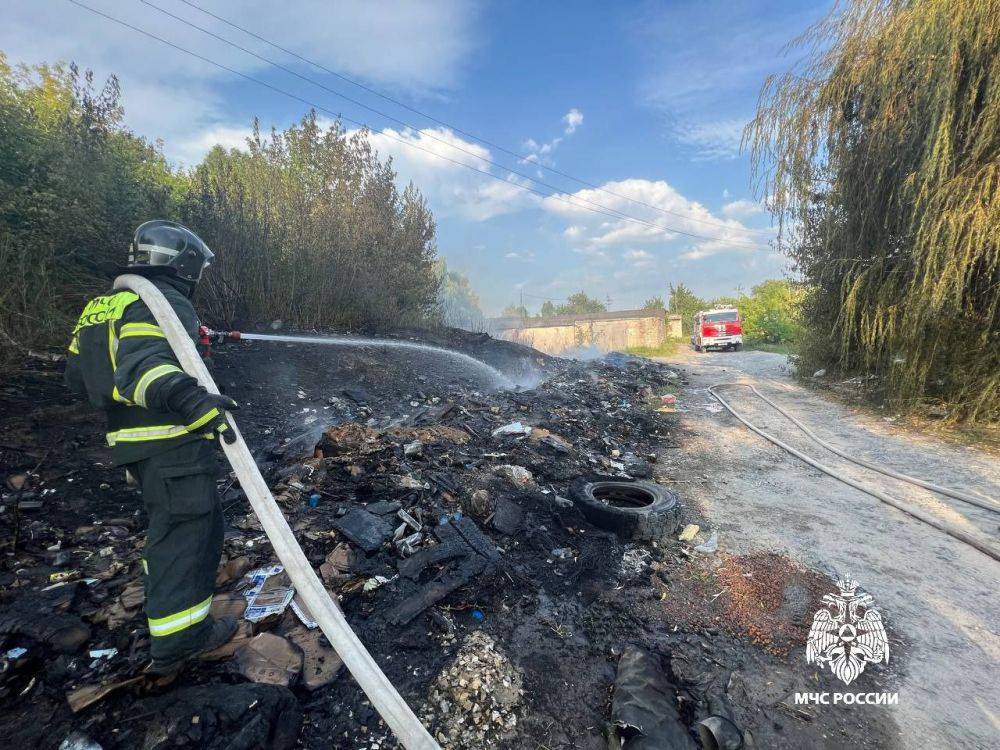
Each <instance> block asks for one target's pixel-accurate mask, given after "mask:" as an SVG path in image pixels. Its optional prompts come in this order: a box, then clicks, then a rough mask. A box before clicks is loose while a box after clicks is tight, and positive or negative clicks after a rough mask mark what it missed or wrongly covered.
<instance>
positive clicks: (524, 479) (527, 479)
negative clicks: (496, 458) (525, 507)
mask: <svg viewBox="0 0 1000 750" xmlns="http://www.w3.org/2000/svg"><path fill="white" fill-rule="evenodd" d="M493 473H494V474H496V475H497V476H500V477H504V478H505V479H509V480H510V481H511V482H513V483H514V484H516V485H518V486H520V487H527V486H528V485H530V484H533V483H534V481H535V478H534V476H532V474H531V472H530V471H528V470H527V469H525V468H524V467H523V466H512V465H511V464H505V465H503V466H497V467H496V468H494V469H493Z"/></svg>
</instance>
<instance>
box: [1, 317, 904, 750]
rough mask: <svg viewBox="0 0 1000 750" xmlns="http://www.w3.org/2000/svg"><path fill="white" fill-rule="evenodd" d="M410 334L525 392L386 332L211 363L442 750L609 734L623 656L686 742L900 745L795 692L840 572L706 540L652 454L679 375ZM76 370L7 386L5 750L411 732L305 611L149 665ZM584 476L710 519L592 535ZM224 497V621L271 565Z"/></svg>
mask: <svg viewBox="0 0 1000 750" xmlns="http://www.w3.org/2000/svg"><path fill="white" fill-rule="evenodd" d="M410 335H415V334H412V333H411V334H410ZM420 338H421V339H422V340H423V341H425V342H426V343H428V344H431V345H434V346H444V347H449V348H454V349H456V350H459V351H462V352H465V353H467V354H470V355H472V356H474V357H476V358H479V359H481V360H483V361H485V362H487V363H489V364H490V365H492V366H493V367H496V368H497V369H499V370H501V371H502V372H504V373H506V374H508V375H509V376H511V377H512V378H513V379H514V380H515V381H516V382H518V383H520V384H521V387H520V388H519V389H517V390H506V391H497V390H494V386H495V384H494V383H490V382H487V380H488V379H487V378H485V377H484V376H483V374H482V373H481V372H477V371H469V370H468V369H466V368H464V367H463V366H462V365H461V364H460V363H458V362H456V361H453V360H452V359H451V358H447V357H442V356H441V355H440V354H437V353H423V352H418V351H412V350H406V351H400V350H386V349H384V348H381V347H365V348H357V349H355V348H343V347H323V346H317V345H306V344H288V343H274V342H252V343H250V342H246V343H243V344H239V345H231V346H228V347H224V348H222V349H219V350H217V351H216V353H215V354H214V357H213V360H214V374H215V377H216V379H217V381H218V382H219V384H220V386H221V387H222V388H223V390H225V391H226V392H227V393H229V394H230V395H232V396H233V397H234V398H235V399H236V400H237V401H239V402H240V403H241V406H242V408H241V410H240V411H239V412H238V413H237V420H238V422H239V424H240V426H241V428H242V430H243V432H244V434H245V436H246V437H247V439H248V442H249V443H250V445H251V448H252V449H253V451H254V452H255V455H256V456H257V457H258V461H259V465H260V466H261V469H262V471H263V472H264V474H265V477H266V478H267V479H268V481H269V483H270V485H271V486H272V489H273V492H274V495H275V497H276V499H277V501H278V503H279V504H280V506H281V508H282V510H283V512H284V513H285V515H286V518H287V519H288V521H289V523H290V525H291V526H292V528H293V530H294V531H295V533H296V535H297V538H298V539H299V541H300V543H301V545H302V547H303V549H304V551H305V553H306V555H307V556H308V558H309V559H310V561H311V562H312V563H313V565H314V567H315V569H316V570H317V572H318V573H319V574H320V575H321V577H322V579H323V581H324V583H325V584H326V586H327V588H328V589H329V591H330V592H331V594H333V595H335V596H337V597H338V599H339V601H340V605H341V607H342V608H343V610H344V612H345V614H346V616H347V618H348V620H349V622H350V623H351V625H352V627H353V628H354V629H355V631H356V632H357V633H358V635H359V636H360V638H361V640H362V641H363V642H364V643H365V645H366V647H367V648H368V649H369V651H370V652H371V653H372V655H373V656H374V657H375V659H376V661H377V662H378V663H379V664H380V666H381V667H382V669H383V670H384V671H385V673H386V674H387V675H388V677H389V679H390V680H391V681H392V682H393V683H394V684H395V685H396V686H397V688H398V689H399V691H400V692H401V693H402V695H403V697H404V698H405V699H406V700H407V701H408V702H409V704H410V705H411V707H412V708H413V709H414V711H415V712H416V713H417V714H418V716H420V717H421V718H422V719H423V720H424V721H425V722H426V724H427V725H428V727H429V728H430V729H431V731H432V733H433V734H434V735H435V736H436V737H437V738H438V740H439V742H441V744H442V746H446V747H454V748H478V747H498V748H523V747H542V748H552V749H555V748H595V749H596V748H603V747H607V746H608V734H609V725H610V724H611V720H612V695H613V687H614V684H615V680H616V670H617V668H618V663H619V658H620V656H621V655H622V653H623V651H624V650H625V649H626V648H627V647H629V646H632V645H637V646H640V647H642V648H643V649H645V650H648V651H649V652H650V653H652V654H653V656H654V659H655V660H656V661H657V663H658V665H659V669H660V670H661V671H662V677H663V680H664V684H665V685H667V686H668V689H667V690H666V691H665V692H664V694H663V699H664V700H666V701H668V702H669V703H670V705H671V706H672V707H673V708H674V709H675V710H676V711H677V712H678V716H679V722H678V724H679V726H680V727H681V729H680V731H681V732H682V733H684V735H685V737H686V738H687V741H689V742H690V743H691V744H690V745H689V746H690V747H698V746H699V744H698V743H699V742H700V741H699V739H698V736H699V735H698V730H697V722H698V721H699V720H701V719H704V718H705V717H707V716H709V715H711V714H718V713H719V712H720V711H724V712H726V713H728V715H729V718H730V719H731V721H732V723H733V724H734V725H735V726H736V727H738V728H739V729H740V730H742V732H743V743H744V744H743V746H745V747H760V748H773V747H787V748H801V747H830V748H840V747H882V748H884V747H892V746H893V737H894V736H895V730H894V728H893V726H892V724H891V722H888V721H886V719H885V716H886V715H885V713H884V711H883V712H881V713H880V712H878V711H877V710H875V709H865V708H860V707H851V708H843V707H840V708H834V707H824V709H823V710H822V711H817V710H816V709H815V708H807V707H802V706H795V705H794V703H793V699H792V695H793V693H794V692H795V691H797V690H813V691H816V690H830V689H834V688H833V682H832V678H831V677H830V675H829V673H828V672H822V671H819V670H818V669H817V668H815V667H808V666H807V665H806V664H805V661H804V659H803V658H802V648H803V645H804V643H805V638H806V634H807V632H808V627H809V622H810V620H811V617H812V613H813V612H815V611H816V609H817V608H818V607H819V598H820V597H821V596H822V594H824V593H827V592H829V591H830V590H831V589H832V583H831V582H830V581H829V580H828V579H827V578H825V577H823V576H820V575H817V574H815V573H812V572H810V571H807V570H803V569H800V568H798V567H796V566H795V565H793V564H791V563H790V562H789V561H787V560H785V559H784V558H780V557H778V556H775V555H768V554H764V553H762V554H759V555H743V556H739V557H734V556H730V555H728V554H726V553H725V552H722V551H715V552H712V551H706V552H697V551H695V549H694V548H695V547H696V546H698V545H700V544H703V543H705V542H706V541H708V540H709V538H710V534H711V531H712V525H711V519H705V518H703V517H701V516H700V515H699V512H698V509H697V508H692V507H688V506H687V505H686V504H685V502H684V484H683V483H676V482H673V481H672V480H675V479H676V477H670V476H668V474H669V472H668V471H665V470H664V462H663V461H662V460H661V457H662V456H663V455H664V454H665V452H667V451H674V452H676V451H683V450H685V447H684V439H685V436H684V435H683V434H682V433H681V432H680V431H679V429H678V428H677V426H676V423H675V421H674V417H673V415H671V414H670V413H669V412H665V411H658V410H657V409H658V408H660V407H661V405H662V404H663V400H662V399H661V396H663V395H665V394H680V398H683V397H684V374H683V372H680V371H678V370H676V369H671V368H668V367H666V366H663V365H658V364H655V363H651V362H649V361H646V360H640V359H634V358H629V357H624V356H621V355H609V356H608V357H606V358H604V359H601V360H596V361H592V362H587V363H579V362H570V361H566V360H558V359H552V358H549V357H545V356H544V355H541V354H539V353H537V352H534V351H533V350H528V349H524V348H522V347H518V346H515V345H512V344H508V343H505V342H498V341H494V340H493V339H490V338H488V337H485V336H476V335H473V334H466V333H462V332H454V331H451V332H449V331H446V332H442V333H439V334H434V335H430V334H426V333H424V334H420ZM60 369H61V366H60V364H59V363H58V362H48V361H44V360H40V359H32V360H30V361H29V362H27V363H26V364H25V366H24V368H23V369H22V370H21V371H20V372H18V373H16V374H15V375H14V376H13V377H12V378H10V379H8V380H7V382H6V383H5V384H4V385H3V387H2V388H0V424H2V425H3V430H2V433H3V436H4V437H3V439H2V440H0V443H2V444H0V451H2V456H0V458H2V471H3V474H4V475H5V479H6V481H7V484H6V485H5V486H4V490H3V496H2V500H0V505H2V506H3V509H2V511H0V534H2V537H0V544H2V550H3V557H2V570H0V612H2V614H0V658H2V659H3V661H2V663H3V668H2V672H0V740H2V742H3V745H4V746H9V747H44V748H58V747H60V745H62V744H63V743H65V742H66V741H67V739H68V738H72V740H73V742H77V743H78V744H76V745H72V744H70V745H64V746H67V747H70V746H71V747H80V748H83V747H89V748H92V747H94V746H100V747H103V748H168V747H175V746H176V747H184V746H186V747H213V748H222V747H225V748H228V749H230V750H232V749H235V748H255V747H267V748H280V747H307V748H321V747H337V748H391V747H395V746H396V743H395V740H394V739H393V738H392V736H391V734H390V733H389V731H388V729H387V728H386V727H385V725H384V724H383V723H382V722H381V720H380V719H379V717H378V714H377V713H376V712H375V711H374V710H373V709H372V707H371V706H370V704H369V703H368V702H367V700H366V699H365V697H364V695H363V693H362V692H361V691H360V689H359V687H358V686H357V684H356V683H355V682H354V681H353V680H352V678H351V677H350V675H349V674H348V673H347V672H346V670H343V669H340V668H339V660H338V659H337V657H336V655H335V654H334V653H333V652H332V650H330V649H329V646H328V644H327V643H326V641H325V639H324V638H323V637H322V636H321V635H320V634H319V633H318V631H311V630H309V629H308V628H307V627H306V626H305V625H304V624H303V622H302V619H301V618H300V617H299V616H298V615H297V614H296V613H295V612H294V611H293V609H292V608H291V607H289V608H287V609H285V610H284V612H283V613H281V614H276V615H273V616H271V617H269V618H266V619H264V620H263V621H260V622H257V623H253V624H251V623H244V625H243V626H242V630H241V634H240V636H239V638H238V639H237V641H236V642H235V643H234V644H233V646H232V648H231V649H229V651H228V652H227V653H224V654H219V655H216V656H219V657H220V658H218V659H217V660H215V661H210V662H208V661H206V662H201V663H198V664H196V665H193V666H192V668H190V669H188V670H187V671H186V672H184V673H183V674H182V675H181V676H180V677H179V678H177V680H175V681H174V682H173V683H172V684H170V685H162V684H155V683H154V682H153V681H151V680H149V679H147V678H145V677H143V674H142V669H143V667H144V666H145V664H146V662H147V651H148V632H147V630H146V627H145V620H144V618H143V614H142V592H141V577H140V573H141V572H140V565H139V562H138V561H139V558H140V556H141V549H142V544H143V533H142V532H143V528H144V517H143V513H142V510H141V507H142V503H141V497H140V496H139V494H138V493H137V492H136V491H135V490H132V489H129V488H127V487H126V486H125V482H124V477H123V476H122V475H121V474H122V472H120V471H114V470H111V469H109V468H108V467H107V453H106V449H105V448H103V425H102V423H101V419H100V417H99V415H97V414H95V413H93V412H92V411H91V410H90V409H89V407H87V406H86V405H85V404H82V403H79V402H77V401H76V400H75V399H73V397H71V396H70V394H68V393H67V392H66V391H65V390H64V389H63V387H62V385H61V374H60ZM516 423H520V428H518V427H515V426H511V425H515V424H516ZM505 426H510V427H507V429H506V430H504V429H501V428H504V427H505ZM529 428H530V429H529ZM596 477H605V478H607V477H616V478H630V477H631V478H647V479H653V480H660V481H661V482H662V483H663V484H664V485H665V486H667V487H671V488H672V489H675V490H677V491H678V492H679V496H680V503H681V526H682V527H683V526H684V525H685V524H687V523H692V522H693V523H698V524H700V525H701V527H702V530H701V532H700V533H699V534H698V536H696V537H695V538H694V539H691V540H689V541H684V542H682V541H679V540H678V539H677V533H673V534H671V535H670V537H669V538H663V539H661V540H659V541H658V542H655V543H654V542H648V541H646V542H636V541H632V540H629V539H623V538H620V537H618V536H616V535H615V534H614V533H612V532H610V531H607V530H604V529H601V528H597V527H595V526H593V525H592V524H591V523H589V522H588V521H587V520H586V519H585V518H584V516H583V515H582V514H581V512H580V510H579V508H578V506H577V505H576V504H575V503H574V501H573V496H574V495H573V492H574V487H578V486H579V482H580V481H581V480H583V479H593V478H596ZM220 492H221V494H222V500H223V505H224V507H225V514H226V519H227V532H226V550H225V559H224V561H223V562H224V564H223V566H222V567H221V569H220V573H219V578H218V594H217V597H216V610H217V611H218V612H223V611H228V612H236V613H242V611H243V609H244V608H245V599H244V590H245V587H246V579H245V578H244V575H245V573H246V572H247V571H249V570H253V569H258V568H261V567H264V566H268V565H272V564H274V563H276V562H277V560H276V558H275V556H274V554H273V551H272V549H271V547H270V544H269V543H268V541H267V539H266V536H265V535H263V533H262V532H261V531H260V527H259V525H258V524H257V522H256V520H255V518H254V516H253V514H252V511H251V509H250V507H249V503H248V502H247V500H246V498H245V497H244V496H243V495H242V492H241V491H240V490H239V487H238V485H237V484H236V483H235V482H234V480H233V479H232V478H231V477H230V478H225V479H223V480H222V481H221V482H220ZM748 523H752V519H748ZM112 650H113V652H112ZM234 651H235V653H233V652H234ZM95 654H96V655H95ZM251 678H252V679H251ZM252 680H260V682H254V681H252ZM71 706H73V707H75V708H76V709H77V710H76V711H74V710H73V708H71ZM85 742H91V743H95V744H91V745H88V744H84V743H85ZM626 747H628V744H626Z"/></svg>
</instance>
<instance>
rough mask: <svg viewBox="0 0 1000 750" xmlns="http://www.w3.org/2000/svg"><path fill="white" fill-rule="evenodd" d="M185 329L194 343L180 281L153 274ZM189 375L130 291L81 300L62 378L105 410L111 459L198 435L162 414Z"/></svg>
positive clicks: (120, 460) (194, 325)
mask: <svg viewBox="0 0 1000 750" xmlns="http://www.w3.org/2000/svg"><path fill="white" fill-rule="evenodd" d="M152 281H153V283H154V284H156V286H157V288H159V289H160V291H161V292H163V295H164V296H165V297H166V298H167V301H168V302H169V303H170V305H171V307H173V309H174V312H176V313H177V316H178V318H180V320H181V323H182V324H183V325H184V328H185V330H187V332H188V334H189V335H190V336H191V338H192V340H193V341H197V333H198V318H197V315H196V314H195V311H194V307H193V306H192V305H191V301H190V300H189V299H188V298H187V296H186V294H185V293H184V291H183V286H182V282H178V281H176V280H173V279H170V278H167V277H154V278H153V279H152ZM192 380H193V379H192V378H191V377H190V376H189V375H187V374H186V373H185V372H184V371H183V370H182V369H181V367H180V365H179V364H178V362H177V358H176V357H175V356H174V353H173V350H172V349H171V348H170V344H169V343H168V342H167V339H166V336H165V335H164V333H163V331H162V330H160V327H159V326H158V325H157V323H156V319H155V318H154V317H153V314H152V313H151V312H150V311H149V308H148V307H146V304H145V303H144V302H143V301H142V300H141V299H139V297H138V296H137V295H136V294H135V293H134V292H131V291H120V292H112V293H110V294H107V295H102V296H100V297H95V298H94V299H92V300H90V302H88V303H87V305H86V307H84V309H83V312H82V313H81V314H80V319H79V321H78V322H77V324H76V327H75V328H74V329H73V335H72V338H71V340H70V344H69V354H68V355H67V359H66V381H67V383H68V384H69V386H70V387H71V388H73V389H74V390H76V391H77V392H79V393H81V394H85V395H86V396H87V398H88V399H89V400H90V402H91V403H92V404H93V405H94V406H96V407H98V408H99V409H103V410H104V411H105V412H106V413H107V415H108V435H107V439H108V445H110V446H111V448H112V458H113V460H114V462H115V463H116V464H124V463H132V462H133V461H138V460H141V459H143V458H147V457H149V456H151V455H154V454H155V453H159V452H161V451H164V450H167V449H169V448H170V447H171V446H173V445H177V444H178V443H181V442H186V441H188V440H192V439H195V438H199V437H201V436H199V435H198V434H197V433H196V432H195V430H196V427H197V425H184V424H182V423H181V420H180V418H179V417H178V416H177V415H175V414H172V413H170V411H169V409H168V406H167V398H168V395H169V393H170V391H171V390H172V389H173V388H174V387H176V386H178V385H180V384H181V383H183V382H185V381H192Z"/></svg>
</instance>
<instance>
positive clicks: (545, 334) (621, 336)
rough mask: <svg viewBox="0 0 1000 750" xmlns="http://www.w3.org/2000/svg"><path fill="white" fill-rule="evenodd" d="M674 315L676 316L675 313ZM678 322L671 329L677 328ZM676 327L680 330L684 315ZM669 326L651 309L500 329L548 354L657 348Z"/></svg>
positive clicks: (503, 334)
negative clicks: (592, 349)
mask: <svg viewBox="0 0 1000 750" xmlns="http://www.w3.org/2000/svg"><path fill="white" fill-rule="evenodd" d="M671 317H674V316H671ZM673 323H674V321H671V326H670V328H671V329H673V328H674V327H675V326H674V325H673ZM676 329H677V331H678V335H679V333H680V318H679V317H678V318H677V324H676ZM667 335H668V326H667V320H666V319H665V316H664V315H662V314H655V313H653V314H650V312H649V311H647V310H641V311H634V313H633V314H629V313H628V312H624V313H623V312H616V313H604V314H601V313H598V314H595V315H580V316H567V315H561V316H558V318H550V319H548V320H545V319H541V320H529V321H527V322H526V323H525V324H522V325H511V326H510V327H504V328H502V329H501V330H500V337H501V338H504V339H507V340H508V341H515V342H517V343H519V344H525V345H526V346H531V347H533V348H535V349H538V350H539V351H542V352H545V353H546V354H556V355H559V354H565V353H567V352H570V351H572V350H574V349H578V348H586V347H595V348H597V349H598V350H600V351H602V352H610V351H623V350H625V349H629V348H632V347H638V346H645V347H651V348H655V347H658V346H660V345H661V344H662V343H663V342H664V341H665V340H666V338H667Z"/></svg>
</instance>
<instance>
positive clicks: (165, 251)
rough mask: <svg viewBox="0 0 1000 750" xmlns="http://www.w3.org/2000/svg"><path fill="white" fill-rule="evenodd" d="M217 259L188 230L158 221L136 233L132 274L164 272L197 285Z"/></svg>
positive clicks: (130, 257)
mask: <svg viewBox="0 0 1000 750" xmlns="http://www.w3.org/2000/svg"><path fill="white" fill-rule="evenodd" d="M214 257H215V255H214V253H212V251H211V250H209V249H208V245H206V244H205V243H204V242H203V241H202V240H201V238H200V237H199V236H198V235H196V234H195V233H194V232H192V231H191V230H190V229H188V228H187V227H186V226H184V225H183V224H178V223H177V222H175V221H165V220H163V219H157V220H156V221H147V222H145V223H144V224H140V225H139V228H138V229H136V230H135V236H134V237H133V238H132V246H131V247H130V248H129V254H128V270H129V271H130V272H138V273H142V272H143V271H147V272H148V271H151V270H159V269H162V271H161V272H167V273H172V274H173V275H175V276H176V277H177V278H179V279H183V280H184V281H189V282H191V283H192V284H195V283H197V282H198V281H200V280H201V274H202V272H203V271H204V270H205V269H206V268H208V266H209V265H210V264H211V263H212V259H213V258H214Z"/></svg>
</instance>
